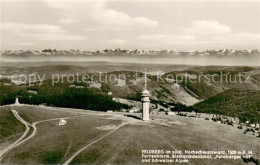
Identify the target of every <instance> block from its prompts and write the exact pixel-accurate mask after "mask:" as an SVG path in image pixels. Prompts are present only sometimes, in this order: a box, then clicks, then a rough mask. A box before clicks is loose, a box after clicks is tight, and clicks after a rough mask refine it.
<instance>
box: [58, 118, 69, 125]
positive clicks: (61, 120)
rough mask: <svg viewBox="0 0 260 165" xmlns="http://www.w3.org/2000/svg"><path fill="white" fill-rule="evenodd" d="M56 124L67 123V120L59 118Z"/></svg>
mask: <svg viewBox="0 0 260 165" xmlns="http://www.w3.org/2000/svg"><path fill="white" fill-rule="evenodd" d="M58 124H59V125H66V124H67V121H66V120H64V119H60V121H59V123H58Z"/></svg>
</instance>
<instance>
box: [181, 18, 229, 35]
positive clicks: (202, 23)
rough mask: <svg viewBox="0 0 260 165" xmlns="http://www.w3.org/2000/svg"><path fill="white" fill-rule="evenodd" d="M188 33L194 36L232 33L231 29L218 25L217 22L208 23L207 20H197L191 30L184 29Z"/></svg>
mask: <svg viewBox="0 0 260 165" xmlns="http://www.w3.org/2000/svg"><path fill="white" fill-rule="evenodd" d="M184 30H185V31H186V32H188V33H192V34H210V35H218V34H226V33H230V32H231V28H230V27H228V26H226V25H222V24H220V23H218V22H217V21H206V20H197V21H194V22H193V23H192V24H191V27H190V28H185V29H184Z"/></svg>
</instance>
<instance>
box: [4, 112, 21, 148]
mask: <svg viewBox="0 0 260 165" xmlns="http://www.w3.org/2000/svg"><path fill="white" fill-rule="evenodd" d="M24 130H25V126H24V125H23V124H22V123H21V122H20V121H19V120H17V119H16V118H15V117H14V115H13V113H12V112H11V111H10V108H9V107H1V108H0V144H1V142H3V141H4V140H5V139H6V138H8V137H10V136H12V135H15V134H17V133H22V132H23V131H24Z"/></svg>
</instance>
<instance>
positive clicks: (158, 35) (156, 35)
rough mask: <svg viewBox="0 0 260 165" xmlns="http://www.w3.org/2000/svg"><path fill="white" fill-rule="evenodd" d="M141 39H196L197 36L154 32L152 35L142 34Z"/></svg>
mask: <svg viewBox="0 0 260 165" xmlns="http://www.w3.org/2000/svg"><path fill="white" fill-rule="evenodd" d="M139 38H140V39H157V40H158V39H160V40H171V41H174V40H175V41H176V40H182V41H183V40H194V39H195V37H194V36H192V35H167V34H154V35H153V34H152V35H141V36H140V37H139Z"/></svg>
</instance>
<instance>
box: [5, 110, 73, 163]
mask: <svg viewBox="0 0 260 165" xmlns="http://www.w3.org/2000/svg"><path fill="white" fill-rule="evenodd" d="M12 112H13V114H14V116H15V117H16V118H17V119H18V120H19V121H20V122H21V123H23V124H24V125H25V126H26V130H25V132H24V133H23V135H22V136H21V137H20V138H19V139H18V140H16V141H15V142H14V143H12V144H11V145H9V146H8V147H6V148H4V149H3V150H1V151H0V162H1V160H2V158H3V156H4V154H6V153H7V152H9V151H10V150H12V149H13V148H15V147H18V146H20V145H21V144H23V143H25V142H26V141H28V140H30V139H31V138H33V137H34V136H35V135H36V133H37V127H36V125H37V124H39V123H42V122H48V121H55V120H60V119H69V117H65V118H55V119H48V120H41V121H37V122H34V123H33V124H30V123H28V122H26V121H25V120H24V119H23V118H22V117H21V116H19V114H18V112H17V111H15V110H12ZM30 127H32V128H33V132H32V134H31V135H30V136H28V137H26V135H27V134H28V132H29V131H30ZM25 137H26V138H25Z"/></svg>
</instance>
